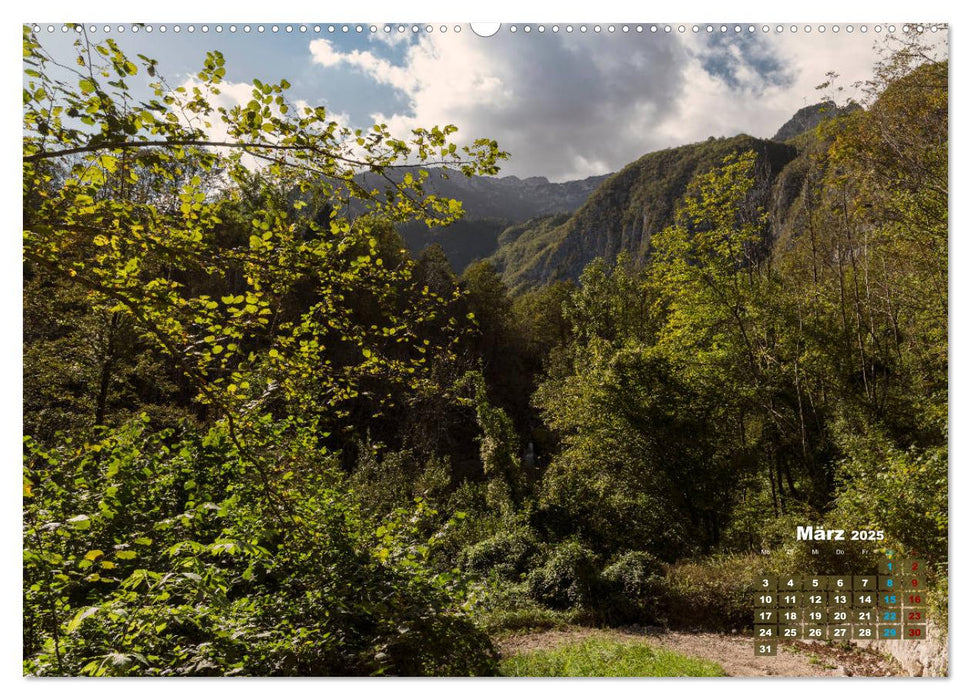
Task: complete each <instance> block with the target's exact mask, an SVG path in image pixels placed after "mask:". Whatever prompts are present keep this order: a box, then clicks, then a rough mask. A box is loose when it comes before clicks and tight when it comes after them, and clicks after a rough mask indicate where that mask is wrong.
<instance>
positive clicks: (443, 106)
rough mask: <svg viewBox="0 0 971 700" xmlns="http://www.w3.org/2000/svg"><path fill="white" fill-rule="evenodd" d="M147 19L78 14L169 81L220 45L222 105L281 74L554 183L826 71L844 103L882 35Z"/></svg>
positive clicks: (358, 115) (802, 99) (752, 128)
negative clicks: (126, 21)
mask: <svg viewBox="0 0 971 700" xmlns="http://www.w3.org/2000/svg"><path fill="white" fill-rule="evenodd" d="M49 26H53V27H54V31H53V32H50V31H48V27H49ZM159 26H160V25H154V26H153V28H152V31H151V32H148V31H146V30H145V29H144V28H143V29H141V30H140V31H138V32H137V33H133V32H132V31H131V25H126V31H124V32H118V31H117V27H118V25H117V24H112V25H110V27H111V31H110V32H108V33H105V31H104V27H105V25H104V24H97V25H87V27H88V30H89V36H90V38H91V39H104V38H106V37H108V36H111V37H112V38H114V39H115V40H116V41H117V42H118V43H119V45H120V46H121V47H122V49H123V50H125V51H126V52H127V53H129V55H131V56H134V55H135V54H139V53H140V54H144V55H147V56H150V57H152V58H155V59H157V60H158V61H159V70H160V72H161V73H162V74H163V75H164V76H166V79H167V80H168V82H169V83H170V84H172V85H176V84H191V83H192V80H193V75H194V74H195V72H197V71H198V69H199V68H200V67H201V65H202V61H203V59H204V57H205V54H206V52H207V51H211V50H219V51H221V52H222V53H223V55H224V56H225V58H226V68H227V74H226V77H225V80H226V85H225V86H224V87H223V95H222V96H221V97H220V98H219V99H220V102H221V103H223V104H225V105H227V106H229V105H231V104H232V103H233V102H234V101H236V100H241V101H248V100H249V94H250V91H251V86H252V81H253V79H254V78H256V79H259V80H262V81H267V80H269V81H277V80H280V79H282V78H286V79H287V80H288V81H289V82H290V83H291V84H292V86H293V87H292V89H291V99H292V100H293V101H295V102H297V103H298V104H299V103H307V104H309V105H314V106H316V105H323V106H324V107H326V108H327V109H328V111H329V113H330V114H331V116H332V117H333V118H336V119H337V120H338V121H339V122H340V123H342V124H345V125H348V126H351V127H353V128H367V127H369V126H371V125H372V124H374V123H378V122H383V123H386V124H388V126H389V127H390V128H391V130H392V132H393V133H395V134H396V135H406V134H407V133H408V131H409V130H410V129H412V128H414V127H417V126H424V127H430V126H434V125H444V124H454V125H456V126H457V127H458V128H459V132H458V140H459V141H460V142H468V141H471V140H472V139H475V138H482V137H487V138H492V139H495V140H496V141H498V143H499V147H500V148H501V149H503V150H505V151H507V152H509V153H510V154H511V157H510V159H509V160H508V161H506V162H505V163H504V164H503V166H502V172H501V174H503V175H518V176H520V177H525V176H533V175H542V176H546V177H548V178H549V179H550V180H552V181H564V180H571V179H579V178H584V177H588V176H590V175H600V174H604V173H608V172H613V171H615V170H617V169H619V168H621V167H623V166H624V165H625V164H626V163H629V162H631V161H633V160H635V159H637V158H638V157H639V156H641V155H643V154H644V153H647V152H650V151H655V150H659V149H663V148H668V147H672V146H678V145H681V144H685V143H691V142H695V141H701V140H704V139H706V138H707V137H709V136H734V135H736V134H739V133H747V134H751V135H753V136H758V137H764V138H769V137H771V136H772V135H773V134H774V133H775V132H776V130H777V129H778V128H779V127H780V126H781V125H782V124H783V123H785V121H786V120H788V119H789V118H790V117H791V116H792V115H793V113H795V112H796V110H798V109H800V108H801V107H804V106H806V105H809V104H814V103H816V102H818V101H820V100H821V99H824V98H825V97H827V96H830V93H827V92H824V91H820V90H817V89H816V86H817V85H819V84H820V83H822V82H823V81H824V80H825V79H826V73H827V72H828V71H837V72H838V73H839V74H840V80H839V84H840V85H842V86H844V87H846V90H845V91H844V92H843V93H841V95H840V96H839V97H840V98H841V99H847V98H850V97H853V96H856V95H855V93H854V90H853V88H852V87H851V86H852V84H853V83H855V82H856V81H859V80H866V79H867V78H869V77H870V76H871V75H872V69H873V64H874V62H875V61H876V60H877V59H878V54H877V51H876V48H875V43H876V44H880V43H883V37H884V36H885V35H886V34H887V32H886V30H885V29H884V31H883V32H881V34H877V33H876V32H875V31H874V29H873V28H874V25H870V27H869V31H868V32H866V33H863V32H861V31H860V25H854V31H853V32H852V33H848V32H847V31H846V26H847V25H846V24H842V25H840V26H841V31H839V32H838V33H836V32H833V30H832V27H833V26H834V25H832V24H830V25H824V27H825V29H826V31H823V32H821V31H819V25H818V24H814V25H813V26H812V31H811V32H806V31H805V25H799V26H798V30H797V31H796V32H795V33H793V32H792V31H791V29H792V26H793V25H791V24H786V25H784V28H783V31H782V32H778V31H777V27H778V26H779V25H775V24H773V25H761V24H759V25H754V26H755V31H754V32H750V31H749V27H750V26H752V25H748V24H744V25H738V26H739V27H740V29H741V31H738V32H736V31H735V27H736V25H734V24H731V25H724V26H725V27H726V29H727V31H724V32H723V31H722V26H723V25H720V24H712V25H705V24H701V25H697V26H698V28H699V30H698V32H697V33H696V32H694V31H692V29H693V26H694V25H688V26H687V27H686V31H685V32H684V33H681V32H679V31H678V26H679V25H673V26H672V27H671V31H668V32H666V31H665V27H666V26H667V25H663V24H662V25H651V24H641V25H638V24H622V23H619V24H609V23H605V24H591V23H573V24H559V25H556V26H557V29H558V31H554V29H553V27H554V25H552V24H546V25H542V26H543V31H540V25H538V24H531V25H525V24H504V25H502V26H501V27H500V29H499V31H498V32H497V33H496V34H495V35H493V36H490V37H481V36H478V35H476V34H475V33H474V32H473V31H471V29H470V25H468V24H463V25H454V24H450V25H447V26H445V25H441V24H436V25H425V24H421V25H413V24H408V25H387V24H377V25H368V24H364V25H359V24H348V25H342V24H336V25H312V24H311V25H300V24H294V25H291V27H292V31H291V32H289V33H288V32H287V31H286V26H287V25H285V24H281V25H278V31H277V32H273V31H271V27H272V25H269V24H268V25H264V31H263V32H262V33H260V32H259V31H258V26H259V25H257V24H251V25H244V24H238V25H232V26H235V28H236V31H235V32H232V31H230V26H231V25H229V24H222V25H219V26H220V28H221V31H219V32H217V31H216V25H215V24H206V25H204V24H203V23H195V24H193V25H192V26H193V29H194V31H193V32H191V33H190V32H189V31H188V26H189V25H188V24H182V25H181V31H180V32H178V33H176V32H175V31H174V30H173V29H174V25H173V24H168V25H167V31H166V32H165V33H162V32H161V31H159ZM203 26H205V27H206V28H207V30H208V31H206V32H203V31H202V28H203ZM244 26H248V27H249V28H250V31H249V32H245V31H244V30H243V28H244ZM372 26H373V27H374V31H372V30H371V28H372ZM443 26H444V27H445V28H446V29H447V31H445V32H443V31H441V30H442V28H443ZM456 26H459V29H460V31H455V27H456ZM709 26H710V27H711V31H710V32H709V31H708V27H709ZM763 26H767V27H768V30H769V31H768V32H764V31H763ZM624 27H627V31H626V32H625V31H624ZM301 28H302V29H303V30H302V31H301ZM611 28H613V31H611ZM652 28H653V29H655V31H652ZM429 29H430V30H431V31H428V30H429ZM92 30H93V31H92ZM415 30H417V31H415ZM898 31H899V28H898ZM40 35H41V39H42V41H43V42H44V43H45V44H46V45H48V46H49V48H50V50H52V51H54V52H55V53H56V54H59V55H66V52H70V51H71V43H72V41H73V39H74V37H73V36H71V34H70V33H67V34H65V33H63V32H62V31H61V25H41V32H40Z"/></svg>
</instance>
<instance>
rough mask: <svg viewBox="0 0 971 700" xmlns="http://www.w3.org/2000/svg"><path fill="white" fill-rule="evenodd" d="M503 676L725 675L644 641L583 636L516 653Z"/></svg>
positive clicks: (711, 665) (708, 663) (714, 666)
mask: <svg viewBox="0 0 971 700" xmlns="http://www.w3.org/2000/svg"><path fill="white" fill-rule="evenodd" d="M500 670H501V672H502V675H504V676H528V677H598V678H603V677H635V676H650V677H671V676H724V675H725V672H724V671H723V670H722V668H721V667H720V666H719V665H718V664H716V663H712V662H711V661H704V660H703V659H694V658H691V657H688V656H682V655H681V654H676V653H674V652H671V651H666V650H663V649H656V648H654V647H651V646H648V645H647V644H637V643H623V642H617V641H613V640H609V639H597V638H593V639H585V640H583V641H581V642H576V643H573V644H565V645H563V646H559V647H556V648H555V649H548V650H542V651H532V652H524V653H520V654H516V655H515V656H511V657H509V658H508V659H505V660H503V661H502V663H501V664H500Z"/></svg>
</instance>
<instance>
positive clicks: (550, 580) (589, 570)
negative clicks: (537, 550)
mask: <svg viewBox="0 0 971 700" xmlns="http://www.w3.org/2000/svg"><path fill="white" fill-rule="evenodd" d="M527 582H528V585H529V592H530V595H531V596H532V597H533V598H534V599H535V600H536V601H538V602H540V603H542V604H544V605H548V606H549V607H551V608H554V609H559V610H566V609H570V608H583V607H591V606H592V604H593V603H595V602H596V600H597V596H598V594H599V593H600V591H601V581H600V572H599V570H598V568H597V562H596V557H595V555H594V553H593V552H592V551H590V550H589V549H587V548H586V547H584V546H583V545H581V544H579V543H578V542H574V541H569V542H564V543H563V544H560V545H558V546H557V547H556V548H555V549H554V550H553V552H552V553H551V554H550V556H549V557H548V558H547V560H546V562H545V563H544V564H543V566H541V567H540V568H538V569H534V570H533V571H532V572H530V574H529V577H528V579H527Z"/></svg>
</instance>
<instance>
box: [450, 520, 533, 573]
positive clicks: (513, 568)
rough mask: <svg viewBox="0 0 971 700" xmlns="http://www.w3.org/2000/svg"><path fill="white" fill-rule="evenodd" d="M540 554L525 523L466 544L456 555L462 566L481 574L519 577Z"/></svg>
mask: <svg viewBox="0 0 971 700" xmlns="http://www.w3.org/2000/svg"><path fill="white" fill-rule="evenodd" d="M539 555H540V547H539V542H538V541H537V539H536V535H535V534H534V533H533V532H532V531H531V530H529V529H528V528H525V527H518V528H515V529H512V530H500V531H499V532H498V533H496V534H495V535H493V536H492V537H489V538H487V539H484V540H482V541H480V542H477V543H475V544H474V545H472V546H470V547H467V548H466V549H465V550H464V551H463V552H462V553H461V555H460V557H459V563H460V565H461V566H462V568H463V569H465V570H467V571H472V572H475V573H477V574H479V575H480V576H483V577H487V576H493V575H494V576H497V577H499V578H502V579H507V580H509V581H518V580H519V579H520V578H521V577H522V576H523V575H524V574H526V573H527V572H528V571H530V570H532V569H533V567H534V565H535V564H536V563H537V560H538V559H539Z"/></svg>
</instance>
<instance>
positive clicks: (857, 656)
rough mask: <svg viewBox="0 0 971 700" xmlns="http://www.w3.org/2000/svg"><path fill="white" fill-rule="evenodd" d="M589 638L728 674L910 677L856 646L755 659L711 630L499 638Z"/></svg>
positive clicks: (533, 646) (794, 648) (505, 644)
mask: <svg viewBox="0 0 971 700" xmlns="http://www.w3.org/2000/svg"><path fill="white" fill-rule="evenodd" d="M591 636H604V637H609V638H612V639H616V640H618V641H623V642H646V643H648V644H651V645H652V646H659V647H664V648H666V649H670V650H671V651H676V652H678V653H681V654H685V655H686V656H694V657H697V658H702V659H708V660H710V661H714V662H715V663H717V664H718V665H720V666H721V667H722V668H723V669H724V670H725V673H726V674H727V675H729V676H780V677H785V676H900V675H906V674H905V673H904V672H903V671H902V670H901V668H900V667H899V666H898V665H897V664H896V663H895V662H893V661H890V660H888V659H886V658H884V657H883V656H881V655H880V654H878V653H876V652H875V651H872V650H867V649H861V648H859V647H856V646H853V647H849V648H848V649H847V648H840V647H836V646H831V645H828V644H820V643H818V642H813V643H811V644H809V643H805V642H793V643H790V644H788V645H786V646H784V647H783V648H781V649H780V650H779V654H778V656H756V655H755V653H754V649H753V641H752V637H751V636H749V635H738V634H712V633H707V632H671V631H667V630H663V629H660V628H657V627H646V628H640V627H638V628H623V629H605V630H601V629H594V628H590V627H568V628H564V629H556V630H545V631H542V632H530V633H527V634H517V635H513V636H509V637H506V638H504V639H500V640H499V642H498V644H499V649H500V651H501V653H502V655H503V656H509V655H512V654H516V653H519V652H526V651H535V650H540V649H551V648H553V647H557V646H560V645H562V644H568V643H571V642H577V641H580V640H582V639H585V638H587V637H591Z"/></svg>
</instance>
